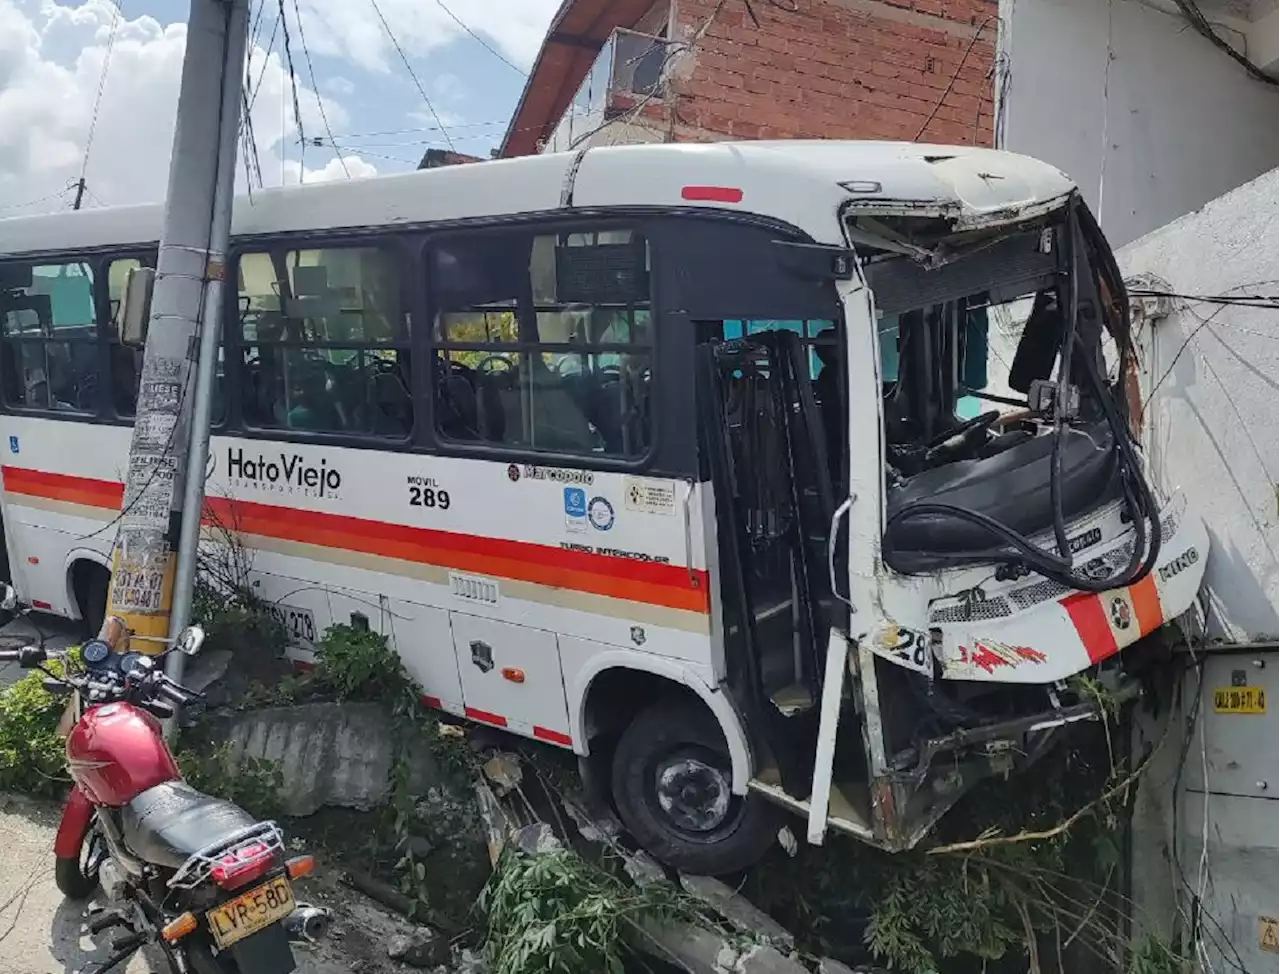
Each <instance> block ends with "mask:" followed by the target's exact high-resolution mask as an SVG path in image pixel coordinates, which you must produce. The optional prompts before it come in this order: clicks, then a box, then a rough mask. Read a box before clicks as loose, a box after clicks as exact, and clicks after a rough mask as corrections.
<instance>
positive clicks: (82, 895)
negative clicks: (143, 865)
mask: <svg viewBox="0 0 1280 974" xmlns="http://www.w3.org/2000/svg"><path fill="white" fill-rule="evenodd" d="M106 857H107V844H106V842H105V841H104V840H103V838H102V833H101V832H99V831H98V830H97V829H96V828H91V829H89V831H88V832H86V833H85V836H84V841H83V842H81V843H80V851H79V852H78V853H77V854H76V855H74V856H65V857H62V856H60V857H58V858H57V859H55V860H54V863H53V881H54V882H55V883H57V884H58V889H59V891H60V892H61V893H62V895H63V896H65V897H66V898H67V899H69V900H87V899H88V898H89V897H90V896H91V895H92V894H93V891H94V890H95V889H97V888H98V873H99V871H100V870H101V869H102V861H103V860H104V859H106Z"/></svg>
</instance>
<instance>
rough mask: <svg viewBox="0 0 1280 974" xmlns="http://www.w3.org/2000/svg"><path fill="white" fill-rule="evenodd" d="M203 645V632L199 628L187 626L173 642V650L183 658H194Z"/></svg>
mask: <svg viewBox="0 0 1280 974" xmlns="http://www.w3.org/2000/svg"><path fill="white" fill-rule="evenodd" d="M203 645H204V630H203V629H201V628H200V627H199V626H187V628H186V629H183V630H182V632H180V633H178V638H177V639H175V640H174V641H173V648H174V649H176V650H177V651H178V652H180V653H182V654H183V655H184V656H195V655H196V654H198V653H199V652H200V647H201V646H203Z"/></svg>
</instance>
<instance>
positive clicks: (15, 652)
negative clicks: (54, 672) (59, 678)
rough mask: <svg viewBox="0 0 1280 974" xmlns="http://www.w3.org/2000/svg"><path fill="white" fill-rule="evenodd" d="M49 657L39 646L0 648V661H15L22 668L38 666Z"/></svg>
mask: <svg viewBox="0 0 1280 974" xmlns="http://www.w3.org/2000/svg"><path fill="white" fill-rule="evenodd" d="M48 659H49V653H48V652H47V651H46V650H43V649H41V648H40V647H39V646H22V647H20V648H19V649H3V650H0V663H17V664H18V665H19V666H21V667H22V668H23V669H24V670H29V669H31V668H32V667H35V666H39V665H40V664H41V663H43V662H45V661H46V660H48Z"/></svg>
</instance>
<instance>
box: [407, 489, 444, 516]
mask: <svg viewBox="0 0 1280 974" xmlns="http://www.w3.org/2000/svg"><path fill="white" fill-rule="evenodd" d="M450 503H452V502H451V501H450V499H449V492H448V491H447V490H440V489H439V488H436V487H410V488H409V506H410V507H437V508H439V509H440V510H442V511H447V510H448V509H449V505H450Z"/></svg>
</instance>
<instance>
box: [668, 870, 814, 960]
mask: <svg viewBox="0 0 1280 974" xmlns="http://www.w3.org/2000/svg"><path fill="white" fill-rule="evenodd" d="M680 885H681V886H682V887H684V891H685V892H686V893H688V894H689V895H690V896H692V897H694V898H695V899H697V900H699V901H700V902H702V903H703V904H705V905H706V906H708V907H710V908H711V909H712V910H714V911H715V912H716V913H718V914H719V915H720V916H722V917H724V918H725V919H726V920H728V921H729V923H730V924H731V925H732V926H733V927H734V928H736V929H738V930H741V931H742V932H743V933H745V934H749V935H751V936H756V937H763V938H764V939H765V940H767V941H768V942H769V943H772V944H774V945H775V946H779V947H782V948H784V949H785V950H786V951H787V952H788V953H790V952H791V951H793V950H794V949H795V945H796V938H795V937H794V936H792V934H791V931H789V930H788V929H787V928H786V927H784V926H783V925H782V924H780V923H779V922H778V921H777V920H775V919H774V918H773V917H771V916H769V914H767V913H765V912H764V911H763V910H761V909H760V908H759V907H757V906H755V905H754V904H753V903H751V901H750V900H748V899H747V898H746V897H745V896H743V895H742V894H741V893H738V892H736V891H734V890H733V889H731V888H730V887H728V886H726V885H725V884H724V883H722V882H720V881H719V880H718V879H712V878H711V877H710V876H685V875H683V874H682V875H681V876H680Z"/></svg>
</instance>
